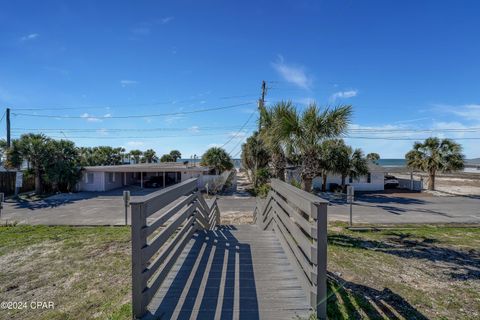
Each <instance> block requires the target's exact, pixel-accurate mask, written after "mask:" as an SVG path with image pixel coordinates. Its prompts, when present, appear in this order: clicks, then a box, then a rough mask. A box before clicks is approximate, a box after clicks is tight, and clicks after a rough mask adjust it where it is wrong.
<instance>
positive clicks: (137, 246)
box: [130, 203, 147, 319]
mask: <svg viewBox="0 0 480 320" xmlns="http://www.w3.org/2000/svg"><path fill="white" fill-rule="evenodd" d="M131 212H132V216H131V218H130V220H131V224H132V310H133V317H134V318H135V319H136V318H140V317H141V316H143V315H144V314H145V312H146V309H147V306H146V305H145V304H144V299H142V292H143V289H144V287H145V284H144V283H143V277H142V271H143V270H144V269H145V265H144V264H143V263H142V247H143V246H144V245H145V243H146V239H145V237H144V236H142V229H143V228H145V227H146V225H147V215H146V212H145V206H144V205H143V203H132V204H131Z"/></svg>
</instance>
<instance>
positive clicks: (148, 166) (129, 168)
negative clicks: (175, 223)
mask: <svg viewBox="0 0 480 320" xmlns="http://www.w3.org/2000/svg"><path fill="white" fill-rule="evenodd" d="M84 170H85V171H88V172H164V171H165V172H167V171H195V172H206V171H209V170H210V168H208V167H204V166H192V165H186V164H183V163H181V162H160V163H138V164H120V165H113V166H89V167H84Z"/></svg>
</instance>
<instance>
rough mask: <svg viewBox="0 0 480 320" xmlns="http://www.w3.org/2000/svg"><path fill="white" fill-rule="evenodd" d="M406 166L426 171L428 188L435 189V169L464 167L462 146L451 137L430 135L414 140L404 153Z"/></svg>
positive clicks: (453, 169)
mask: <svg viewBox="0 0 480 320" xmlns="http://www.w3.org/2000/svg"><path fill="white" fill-rule="evenodd" d="M405 159H406V160H407V166H408V167H410V168H412V169H417V170H422V171H425V172H427V173H428V177H429V179H428V190H435V175H436V173H437V171H440V172H451V171H457V170H462V169H463V168H464V162H465V156H464V155H463V154H462V146H461V145H460V144H458V143H456V142H455V141H453V140H451V139H443V140H440V139H439V138H436V137H431V138H428V139H426V140H425V141H424V142H423V143H422V142H415V143H414V144H413V149H412V150H411V151H409V152H408V153H407V154H406V155H405Z"/></svg>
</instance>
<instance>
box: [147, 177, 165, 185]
mask: <svg viewBox="0 0 480 320" xmlns="http://www.w3.org/2000/svg"><path fill="white" fill-rule="evenodd" d="M143 186H144V187H145V188H160V187H162V186H163V177H151V178H150V179H148V180H147V181H145V182H144V183H143Z"/></svg>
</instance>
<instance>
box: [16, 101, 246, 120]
mask: <svg viewBox="0 0 480 320" xmlns="http://www.w3.org/2000/svg"><path fill="white" fill-rule="evenodd" d="M252 103H253V102H244V103H239V104H233V105H229V106H223V107H214V108H205V109H197V110H191V111H178V112H170V113H157V114H143V115H137V114H134V115H127V116H110V115H108V116H94V115H84V116H59V115H53V114H31V113H16V112H12V114H13V115H15V116H23V117H38V118H58V119H127V118H152V117H164V116H177V115H185V114H193V113H202V112H210V111H219V110H226V109H232V108H237V107H241V106H246V105H250V104H252Z"/></svg>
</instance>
